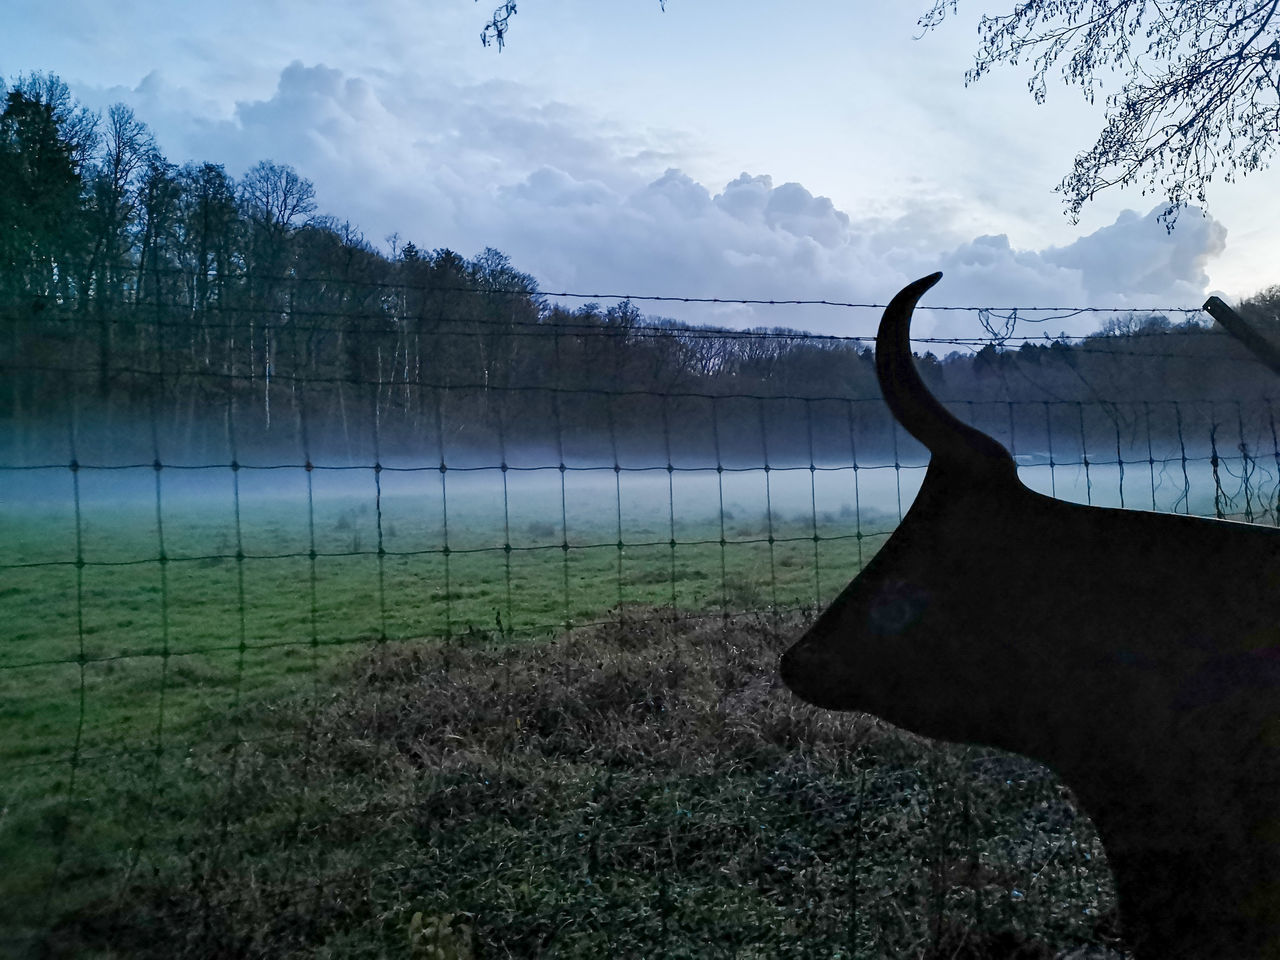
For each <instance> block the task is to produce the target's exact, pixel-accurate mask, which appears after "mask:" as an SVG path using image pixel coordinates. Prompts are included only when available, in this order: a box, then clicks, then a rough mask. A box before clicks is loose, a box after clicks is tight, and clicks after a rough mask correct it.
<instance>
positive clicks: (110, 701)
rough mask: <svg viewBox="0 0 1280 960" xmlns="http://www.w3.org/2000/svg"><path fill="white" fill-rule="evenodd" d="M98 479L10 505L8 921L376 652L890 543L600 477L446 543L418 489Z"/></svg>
mask: <svg viewBox="0 0 1280 960" xmlns="http://www.w3.org/2000/svg"><path fill="white" fill-rule="evenodd" d="M663 479H664V480H665V477H664V478H663ZM86 488H87V489H86V491H85V493H86V495H85V496H84V497H83V498H82V499H81V500H80V503H79V507H80V510H79V516H78V517H77V516H76V514H75V513H73V512H72V511H71V509H70V506H71V503H72V502H74V501H70V502H64V503H62V504H58V505H56V506H53V507H48V508H45V509H35V508H33V509H29V510H26V511H24V512H21V513H18V512H4V513H0V556H2V557H3V559H4V562H5V563H6V564H7V565H8V568H7V569H6V570H5V571H4V577H3V582H2V585H0V616H3V621H4V623H5V631H4V634H3V639H2V640H0V723H2V724H3V729H4V732H5V736H4V737H3V738H0V768H2V769H3V770H4V771H5V775H4V777H3V786H2V787H0V807H2V808H3V816H2V817H0V861H3V862H5V863H6V864H8V865H10V867H11V868H10V869H8V870H6V871H5V872H3V874H0V903H3V904H4V905H5V907H0V911H3V912H4V913H8V914H9V915H8V916H0V926H2V927H4V928H8V927H10V926H12V925H14V924H17V923H18V922H19V918H20V919H21V920H22V921H23V922H26V920H27V919H28V918H29V917H30V916H31V914H32V911H33V910H34V909H35V906H36V905H37V903H36V902H37V901H41V902H42V901H43V900H44V899H47V898H48V891H50V890H51V889H53V888H54V886H55V885H58V884H61V882H62V881H61V880H60V879H59V877H60V876H61V874H60V870H61V868H62V859H63V858H65V856H67V855H68V854H76V855H78V854H80V853H82V852H87V853H90V854H92V855H94V856H99V857H100V859H102V862H104V863H107V864H110V866H103V867H101V872H102V882H103V883H107V882H108V881H109V880H110V879H111V878H115V879H118V878H119V877H120V876H121V875H122V873H127V872H128V869H127V868H128V864H129V863H130V860H131V858H133V857H136V855H137V851H138V849H139V848H140V846H142V845H143V843H142V838H141V837H140V835H139V834H138V833H137V831H136V829H134V828H133V827H132V826H130V825H129V824H130V821H131V820H133V819H134V818H136V817H137V816H139V812H138V810H137V809H136V808H135V807H134V806H131V805H130V804H131V803H132V801H131V800H130V801H129V802H128V803H126V802H125V801H126V799H127V798H134V797H152V798H154V797H157V796H159V795H160V794H162V793H163V792H164V791H165V790H167V789H168V788H169V786H170V785H171V782H172V778H173V775H174V774H173V769H174V765H175V764H179V765H180V764H181V763H182V762H185V761H184V758H186V757H188V756H191V755H194V754H197V753H199V752H200V751H202V750H213V751H217V750H222V749H226V744H227V743H229V742H230V741H233V740H235V739H237V738H239V737H248V738H251V739H252V738H255V737H257V736H260V735H263V734H262V732H261V731H260V730H258V729H257V728H256V727H254V726H253V725H252V724H251V725H248V726H242V727H237V728H235V729H234V731H233V730H232V728H231V727H230V726H228V722H227V718H228V717H230V716H235V715H240V712H241V711H242V710H247V709H249V708H251V707H255V706H261V705H263V704H275V703H280V702H283V701H284V700H285V699H287V698H288V697H289V696H293V695H299V694H301V693H303V692H307V693H309V694H310V695H312V696H316V695H318V694H319V692H320V689H321V688H322V687H323V688H327V687H328V686H329V684H331V683H332V682H333V670H335V669H339V668H341V667H342V666H343V665H345V664H349V663H350V662H351V661H352V660H353V658H356V657H358V656H360V655H362V654H363V653H364V652H365V651H366V650H368V649H369V647H370V646H371V645H375V644H383V643H386V642H392V641H396V640H408V639H415V638H422V637H433V636H434V637H445V638H450V639H452V640H454V641H455V642H460V643H464V644H474V643H476V642H480V641H483V640H486V639H488V638H495V639H498V640H501V641H504V642H512V641H516V640H522V641H523V640H530V639H535V638H542V639H548V638H550V637H553V636H555V635H557V634H559V633H561V632H563V631H564V630H565V629H566V628H571V627H572V626H573V625H575V624H583V623H591V622H597V621H600V620H606V619H609V618H611V617H616V616H617V611H619V610H622V609H625V608H628V607H635V606H637V605H640V606H663V607H665V608H667V609H669V610H671V611H678V612H680V613H682V614H688V613H690V612H697V611H708V610H717V611H722V612H723V611H739V610H752V609H759V608H763V607H775V608H777V607H782V606H788V605H790V606H799V605H812V604H814V603H815V602H818V601H819V600H823V599H828V598H829V597H830V595H832V594H833V593H834V591H835V590H836V589H837V588H838V587H839V586H840V585H842V584H843V582H844V581H845V580H847V578H848V577H849V576H850V575H851V574H852V572H854V571H856V569H857V567H858V564H859V557H860V555H867V554H869V553H870V552H871V551H872V550H873V549H874V546H875V545H876V544H877V543H878V542H879V541H880V540H881V539H882V537H880V536H868V537H866V538H856V537H848V536H843V534H845V533H847V526H848V522H849V519H850V518H849V515H848V511H847V510H846V511H845V516H843V517H841V516H839V514H838V513H834V512H824V515H823V516H822V517H820V518H819V517H816V516H811V517H809V518H806V517H805V516H804V515H803V513H801V512H799V511H797V512H796V513H793V514H792V515H791V516H790V517H784V516H782V515H780V514H775V515H772V516H765V515H763V514H762V513H761V512H760V511H759V510H751V509H744V508H743V507H742V506H738V508H737V510H736V511H735V510H733V509H726V510H725V511H724V513H723V517H724V519H723V521H721V518H720V516H719V515H712V514H705V513H704V514H703V515H702V518H701V519H700V520H693V521H689V520H680V521H677V520H676V518H675V515H674V512H673V508H672V511H657V512H656V515H657V516H658V517H659V518H660V519H659V521H658V522H657V523H656V524H655V523H654V522H653V517H652V514H653V513H654V511H652V510H651V507H652V504H644V505H642V507H638V508H636V509H634V510H624V509H623V508H622V507H621V506H615V504H620V503H621V499H620V497H619V498H618V499H617V500H612V499H611V498H609V497H608V496H600V495H599V493H598V491H597V492H596V495H595V498H594V499H592V498H591V497H589V496H583V495H579V496H578V498H577V499H576V500H575V501H574V503H575V506H574V509H573V510H569V509H567V508H566V507H565V506H564V504H563V502H562V501H560V500H559V498H558V497H557V496H553V497H551V498H550V500H549V501H548V502H547V503H542V502H538V501H537V500H536V498H534V501H533V502H532V503H522V504H521V508H520V509H519V510H515V509H511V510H509V511H508V512H507V514H506V515H505V516H504V515H503V514H501V513H497V512H496V511H495V504H494V502H493V500H492V499H491V498H487V497H483V496H481V497H475V496H473V497H469V498H468V497H464V496H459V495H458V494H457V493H456V492H455V494H454V495H453V497H452V500H451V505H450V511H449V522H450V527H449V531H448V539H447V541H446V540H445V531H444V528H443V524H442V523H441V522H440V521H439V520H438V519H436V518H437V517H438V516H442V514H438V513H436V512H434V510H433V509H432V508H433V507H434V506H437V505H434V504H431V503H429V502H428V503H426V504H424V503H423V502H420V501H414V500H410V499H406V498H404V497H399V498H397V497H386V498H384V499H383V500H382V502H381V504H380V506H381V507H382V513H381V516H379V515H378V512H377V510H376V509H374V508H373V507H372V505H371V502H370V500H368V499H364V498H360V497H352V496H345V497H344V496H336V497H331V498H328V499H319V498H315V499H312V500H310V501H307V500H306V499H303V500H302V501H301V502H299V501H298V500H297V499H296V498H288V497H285V498H267V497H262V498H258V499H252V498H248V497H246V498H243V499H242V500H240V502H239V516H238V518H237V515H236V510H235V509H234V504H235V501H234V500H230V501H228V500H227V499H226V498H207V499H206V500H205V501H194V500H185V501H183V500H176V501H173V502H171V501H169V500H167V499H160V500H159V501H158V502H159V504H160V506H159V507H157V506H156V505H155V504H147V503H146V501H145V500H143V501H141V502H139V501H137V500H134V501H127V502H123V503H122V502H119V501H112V500H110V499H95V498H93V497H92V496H89V495H88V494H89V493H92V492H93V490H92V484H86ZM552 492H553V493H554V492H555V491H554V490H553V491H552ZM490 493H492V491H490ZM543 493H545V491H543ZM579 493H580V494H581V491H580V492H579ZM606 493H607V491H606ZM660 493H665V494H668V495H670V493H671V491H670V490H667V489H666V488H665V485H664V489H663V491H660ZM544 499H546V497H544ZM672 503H674V497H669V499H668V504H669V505H670V504H672ZM703 506H704V507H705V506H706V504H705V503H703ZM557 513H558V514H559V516H558V517H557V516H556V515H557ZM611 513H612V514H613V517H612V520H613V523H612V525H610V523H609V522H608V521H609V519H610V514H611ZM664 513H667V516H666V521H665V522H663V521H662V520H661V518H662V517H663V514H664ZM548 516H550V517H551V518H552V519H551V520H548V519H546V518H547V517H548ZM817 524H821V526H820V527H817V526H816V525H817ZM882 526H883V524H882ZM815 528H817V529H820V530H821V532H822V536H823V537H825V539H819V540H818V541H816V542H815V541H814V539H813V536H812V534H813V532H814V530H815ZM380 532H381V544H382V546H383V548H384V552H383V553H382V554H381V555H379V553H378V545H379V542H380V539H379V533H380ZM771 535H772V536H773V538H774V541H773V542H772V543H771V542H769V537H770V536H771ZM619 536H621V537H622V538H624V540H623V546H622V547H621V548H619V546H618V542H617V541H618V539H619ZM722 536H723V542H721V539H722ZM806 537H807V539H806ZM672 540H675V543H674V545H673V544H672ZM445 542H448V543H449V544H450V547H451V549H450V551H449V552H448V554H447V555H446V553H445V552H444V551H443V550H442V549H441V545H442V544H443V543H445ZM566 543H567V544H568V549H565V548H564V546H565V544H566ZM313 544H314V547H315V550H316V556H315V557H314V558H313V557H312V556H311V555H310V550H311V548H312V545H313ZM505 544H510V545H511V546H512V549H510V550H506V549H504V545H505ZM161 554H163V557H164V559H163V560H162V559H160V557H161ZM77 557H79V558H82V559H83V561H84V562H83V563H82V564H77V563H76V562H75V561H76V558H77ZM88 810H92V811H93V813H92V814H86V813H85V811H88ZM143 815H144V816H145V818H146V820H147V821H148V822H151V821H152V820H153V818H154V811H152V810H150V809H147V810H146V811H144V813H143ZM73 886H74V892H75V894H76V897H83V896H87V895H88V894H89V893H90V892H91V891H92V889H93V884H90V883H83V882H80V881H77V883H76V884H75V885H73ZM73 899H75V897H73ZM6 908H8V909H6ZM46 912H47V911H46Z"/></svg>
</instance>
